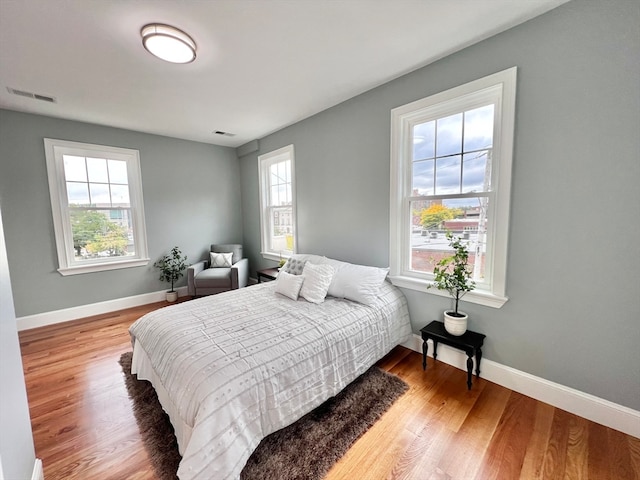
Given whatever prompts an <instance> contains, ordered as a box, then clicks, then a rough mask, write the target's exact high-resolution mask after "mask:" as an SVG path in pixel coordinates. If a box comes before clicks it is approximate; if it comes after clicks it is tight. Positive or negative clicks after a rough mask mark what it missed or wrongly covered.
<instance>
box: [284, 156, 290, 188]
mask: <svg viewBox="0 0 640 480" xmlns="http://www.w3.org/2000/svg"><path fill="white" fill-rule="evenodd" d="M282 164H283V165H284V181H285V182H287V183H291V160H287V161H286V162H282Z"/></svg>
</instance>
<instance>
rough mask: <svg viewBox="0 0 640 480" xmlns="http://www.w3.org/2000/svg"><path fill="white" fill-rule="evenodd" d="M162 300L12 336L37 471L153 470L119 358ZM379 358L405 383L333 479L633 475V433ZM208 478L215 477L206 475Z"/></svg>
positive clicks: (439, 370) (142, 475)
mask: <svg viewBox="0 0 640 480" xmlns="http://www.w3.org/2000/svg"><path fill="white" fill-rule="evenodd" d="M164 305H165V304H164V302H162V303H157V304H153V305H147V306H143V307H136V308H131V309H128V310H123V311H119V312H114V313H112V314H107V315H101V316H96V317H91V318H87V319H83V320H79V321H76V322H69V323H66V324H60V325H53V326H49V327H43V328H39V329H33V330H28V331H24V332H20V343H21V347H22V359H23V364H24V370H25V378H26V384H27V393H28V396H29V408H30V412H31V423H32V426H33V435H34V442H35V448H36V455H37V457H38V458H40V459H42V461H43V464H44V472H45V478H46V479H47V480H56V479H65V480H72V479H83V480H84V479H92V480H96V479H99V480H102V479H114V480H116V479H117V480H123V479H136V480H143V479H153V478H155V477H154V475H153V473H152V470H151V467H150V464H149V459H148V457H147V454H146V452H145V449H144V446H143V444H142V440H141V438H140V435H139V432H138V427H137V425H136V422H135V419H134V417H133V413H132V411H131V404H130V401H129V399H128V397H127V392H126V389H125V386H124V380H123V376H122V372H121V369H120V365H119V364H118V359H119V358H120V355H121V354H122V353H124V352H126V351H130V350H131V344H130V339H129V334H128V327H129V325H131V323H133V322H134V321H135V320H136V319H137V318H138V317H140V316H141V315H143V314H144V313H146V312H148V311H151V310H153V309H156V308H159V307H161V306H164ZM379 365H380V366H381V367H382V368H384V369H386V370H388V371H390V372H393V373H395V374H397V375H399V376H400V377H401V378H403V379H404V380H405V381H406V382H407V383H408V384H409V385H410V390H409V391H408V392H407V393H406V394H405V395H404V396H403V397H402V398H400V399H399V400H398V401H397V402H396V403H395V404H394V405H393V406H392V407H391V409H390V410H389V411H388V412H387V413H386V414H385V415H384V416H383V417H382V419H381V420H380V421H379V422H378V423H376V424H375V425H374V426H373V427H372V428H371V429H370V430H369V431H368V432H367V433H366V434H365V435H364V436H363V437H362V438H360V440H358V441H357V442H356V444H355V445H354V446H353V447H352V448H351V449H350V450H349V452H348V453H347V454H346V455H345V456H344V457H343V458H342V459H341V460H340V461H339V462H338V463H337V464H336V465H335V466H334V468H333V469H332V470H331V471H330V472H329V474H328V475H327V477H326V479H327V480H339V479H340V480H344V479H350V480H351V479H357V480H363V479H369V480H377V479H411V480H413V479H415V480H444V479H456V480H457V479H459V480H467V479H469V480H471V479H478V480H480V479H481V480H484V479H498V480H502V479H505V480H511V479H522V480H530V479H593V480H596V479H597V480H603V479H611V480H614V479H615V480H624V479H640V439H637V438H634V437H630V436H628V435H624V434H622V433H620V432H618V431H616V430H612V429H609V428H606V427H603V426H601V425H598V424H595V423H593V422H589V421H587V420H585V419H583V418H580V417H577V416H575V415H572V414H569V413H567V412H565V411H562V410H558V409H556V408H554V407H552V406H550V405H547V404H544V403H541V402H538V401H536V400H533V399H531V398H529V397H526V396H524V395H521V394H519V393H516V392H513V391H511V390H508V389H506V388H503V387H500V386H498V385H496V384H494V383H491V382H489V381H486V380H483V379H480V380H478V381H476V380H475V379H474V384H473V389H472V390H471V391H467V387H466V373H464V372H462V371H461V370H457V369H455V368H453V367H451V366H449V365H446V364H444V363H437V364H436V365H435V366H434V364H433V362H430V368H429V369H428V370H427V371H426V372H423V371H422V359H421V356H420V355H419V354H417V353H415V352H412V351H410V350H407V349H404V348H402V347H398V348H396V349H395V350H394V351H393V352H391V353H390V354H389V355H388V356H387V357H386V358H384V359H383V360H381V361H380V362H379ZM212 480H215V479H212Z"/></svg>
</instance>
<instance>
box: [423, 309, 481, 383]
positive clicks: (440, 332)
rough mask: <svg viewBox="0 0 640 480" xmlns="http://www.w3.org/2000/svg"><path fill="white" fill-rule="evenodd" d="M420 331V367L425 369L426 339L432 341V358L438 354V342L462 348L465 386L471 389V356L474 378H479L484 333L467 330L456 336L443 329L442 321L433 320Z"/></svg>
mask: <svg viewBox="0 0 640 480" xmlns="http://www.w3.org/2000/svg"><path fill="white" fill-rule="evenodd" d="M420 332H421V333H422V369H423V370H426V369H427V348H428V345H427V340H428V339H431V340H432V341H433V360H434V361H435V360H436V357H437V356H438V354H437V351H438V342H440V343H444V344H445V345H449V346H450V347H454V348H457V349H459V350H464V352H465V353H466V354H467V387H468V389H469V390H471V378H472V376H473V357H474V356H475V357H476V378H480V360H482V345H483V343H484V339H485V337H486V335H483V334H482V333H477V332H472V331H471V330H467V331H466V332H465V333H464V334H463V335H460V336H459V337H456V336H455V335H450V334H449V333H447V331H446V330H445V329H444V323H443V322H439V321H437V320H434V321H433V322H431V323H430V324H429V325H427V326H426V327H424V328H423V329H422V330H420Z"/></svg>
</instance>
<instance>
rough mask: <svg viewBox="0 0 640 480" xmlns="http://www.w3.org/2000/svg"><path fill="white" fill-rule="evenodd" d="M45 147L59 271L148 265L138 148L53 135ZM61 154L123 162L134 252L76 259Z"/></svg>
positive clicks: (101, 269) (82, 270) (73, 272)
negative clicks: (59, 138)
mask: <svg viewBox="0 0 640 480" xmlns="http://www.w3.org/2000/svg"><path fill="white" fill-rule="evenodd" d="M44 149H45V159H46V164H47V177H48V181H49V194H50V198H51V213H52V216H53V229H54V233H55V239H56V250H57V253H58V267H59V268H58V272H60V274H61V275H65V276H66V275H76V274H82V273H91V272H98V271H103V270H114V269H117V268H128V267H137V266H142V265H147V264H148V263H149V255H148V248H147V233H146V226H145V217H144V201H143V195H142V174H141V171H140V152H139V151H138V150H132V149H129V148H120V147H110V146H106V145H93V144H89V143H78V142H70V141H66V140H56V139H52V138H45V139H44ZM64 155H75V156H81V157H90V156H96V157H97V158H108V159H110V160H120V161H124V162H125V163H126V165H127V182H128V183H127V184H128V190H129V202H130V205H131V207H130V211H131V221H132V227H133V237H134V240H135V255H134V256H132V257H117V258H104V259H92V260H86V261H82V262H78V261H76V260H75V256H74V248H73V232H72V227H71V222H70V221H69V208H70V207H69V204H68V197H67V182H66V181H65V169H64Z"/></svg>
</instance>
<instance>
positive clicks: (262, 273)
mask: <svg viewBox="0 0 640 480" xmlns="http://www.w3.org/2000/svg"><path fill="white" fill-rule="evenodd" d="M256 273H257V274H258V283H262V279H263V278H264V279H266V280H275V279H276V277H277V276H278V269H277V268H265V269H263V270H258V271H257V272H256Z"/></svg>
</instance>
